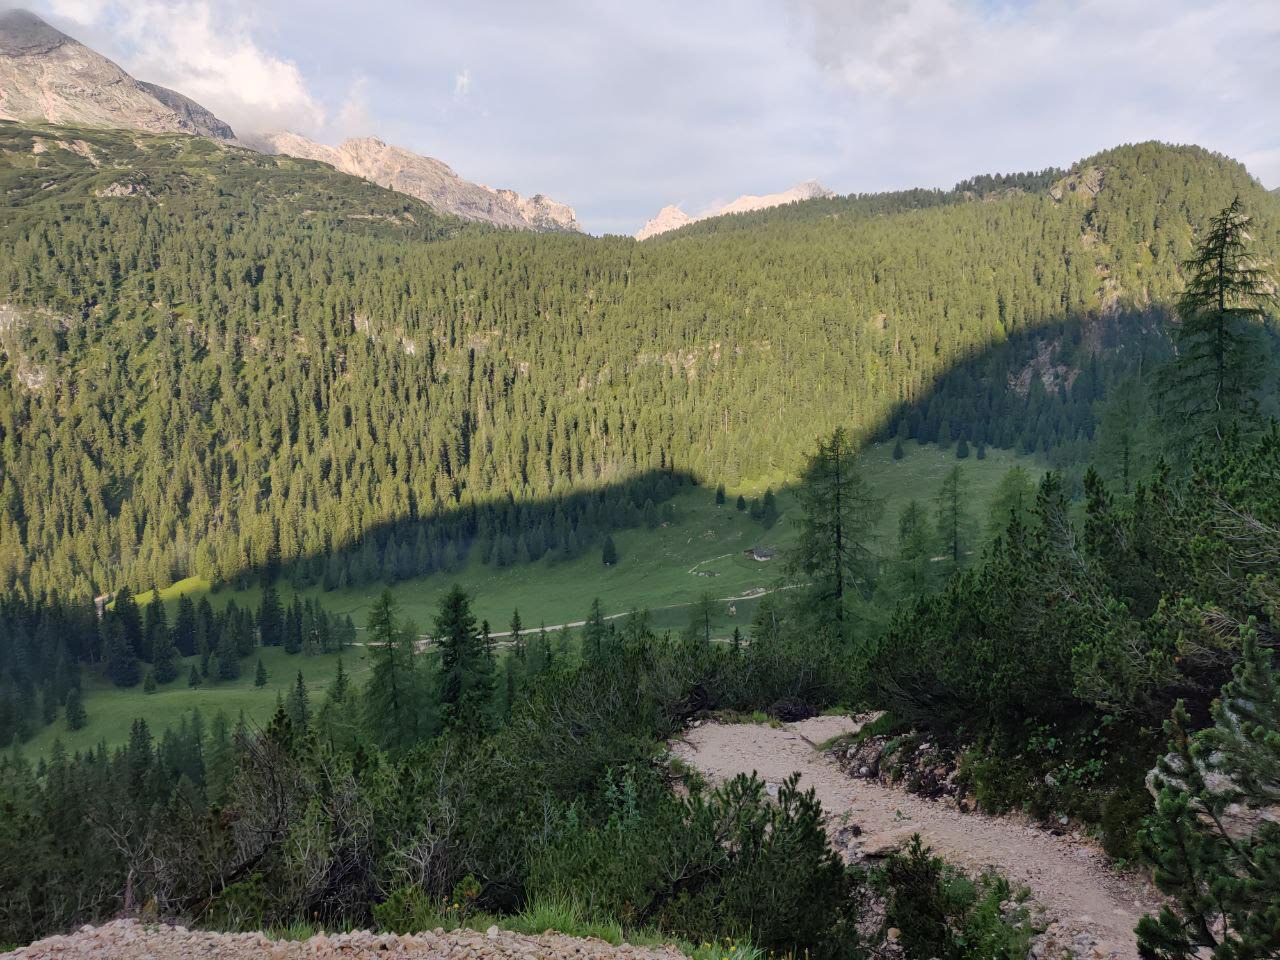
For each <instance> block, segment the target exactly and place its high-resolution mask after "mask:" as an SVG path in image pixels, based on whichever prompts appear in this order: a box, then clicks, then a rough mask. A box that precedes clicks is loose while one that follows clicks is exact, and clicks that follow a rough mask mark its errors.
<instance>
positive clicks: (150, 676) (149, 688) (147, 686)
mask: <svg viewBox="0 0 1280 960" xmlns="http://www.w3.org/2000/svg"><path fill="white" fill-rule="evenodd" d="M142 692H143V693H155V692H156V672H155V671H154V670H148V671H147V676H146V678H145V679H144V680H143V681H142Z"/></svg>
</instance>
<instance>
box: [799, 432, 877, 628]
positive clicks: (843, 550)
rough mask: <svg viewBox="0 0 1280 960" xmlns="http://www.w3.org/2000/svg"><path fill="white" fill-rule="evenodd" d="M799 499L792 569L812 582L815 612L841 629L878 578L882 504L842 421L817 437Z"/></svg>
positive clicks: (800, 488)
mask: <svg viewBox="0 0 1280 960" xmlns="http://www.w3.org/2000/svg"><path fill="white" fill-rule="evenodd" d="M796 499H797V501H798V502H799V505H800V519H799V523H798V526H799V536H798V537H797V539H796V544H795V547H794V548H793V552H792V555H791V558H790V566H791V569H792V572H793V573H794V574H796V575H798V576H800V577H803V578H804V579H806V580H808V581H809V582H810V584H811V585H810V587H809V592H810V595H811V597H812V599H813V604H812V607H811V609H812V612H813V613H814V614H816V615H818V616H821V617H826V618H829V619H830V620H831V621H833V622H834V623H835V624H836V626H837V628H838V629H839V630H842V629H843V626H844V624H845V621H846V620H847V618H848V609H849V604H850V603H851V602H852V600H853V599H854V598H855V597H859V596H861V597H866V596H869V595H870V593H871V589H872V586H873V584H874V581H875V569H876V559H875V555H874V554H873V553H872V551H871V546H870V544H871V537H872V531H873V530H874V528H875V524H876V522H877V520H879V518H880V511H881V506H882V505H881V502H880V501H879V500H878V499H877V498H876V497H874V496H873V495H872V493H871V489H870V487H869V486H868V485H867V482H866V480H865V478H864V477H863V475H862V472H861V470H860V469H859V466H858V457H857V451H856V449H855V447H854V442H853V440H852V438H851V437H850V436H849V434H848V433H847V432H846V431H845V429H844V428H843V427H840V428H837V429H836V430H835V432H833V433H832V434H831V435H830V436H829V437H827V438H825V439H823V440H820V441H819V442H818V449H817V450H816V451H814V453H812V454H811V455H810V456H809V460H808V462H807V463H806V464H805V467H804V470H803V471H802V473H801V476H800V482H799V484H798V485H797V488H796Z"/></svg>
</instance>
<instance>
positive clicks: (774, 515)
mask: <svg viewBox="0 0 1280 960" xmlns="http://www.w3.org/2000/svg"><path fill="white" fill-rule="evenodd" d="M777 522H778V498H777V497H776V496H775V495H774V492H773V487H767V488H765V491H764V499H763V500H762V501H761V502H760V523H761V525H762V526H763V527H764V528H765V529H766V530H768V529H769V528H770V527H772V526H773V525H774V524H775V523H777Z"/></svg>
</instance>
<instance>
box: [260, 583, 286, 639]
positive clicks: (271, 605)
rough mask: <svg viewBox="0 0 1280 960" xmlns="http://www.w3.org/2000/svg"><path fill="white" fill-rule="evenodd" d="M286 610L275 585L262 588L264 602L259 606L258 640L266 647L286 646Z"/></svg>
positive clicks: (269, 584) (267, 584)
mask: <svg viewBox="0 0 1280 960" xmlns="http://www.w3.org/2000/svg"><path fill="white" fill-rule="evenodd" d="M284 632H285V629H284V609H283V608H282V607H281V606H280V594H279V593H277V592H276V585H275V584H274V583H266V584H264V585H263V587H262V602H261V603H260V604H259V605H258V638H259V642H260V643H261V644H262V645H263V646H264V647H278V646H281V645H283V644H284Z"/></svg>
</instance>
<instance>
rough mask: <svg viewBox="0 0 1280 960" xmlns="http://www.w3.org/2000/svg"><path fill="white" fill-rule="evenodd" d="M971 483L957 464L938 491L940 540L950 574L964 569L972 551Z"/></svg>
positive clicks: (948, 473)
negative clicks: (970, 541)
mask: <svg viewBox="0 0 1280 960" xmlns="http://www.w3.org/2000/svg"><path fill="white" fill-rule="evenodd" d="M967 494H968V483H967V482H966V481H965V477H964V472H963V471H962V470H961V468H960V465H959V464H956V465H955V466H954V467H952V468H951V469H950V470H949V471H947V475H946V477H944V478H943V480H942V486H941V488H939V490H938V498H937V504H938V518H937V528H938V539H939V540H940V541H941V543H942V553H943V556H945V557H946V558H947V570H948V572H954V571H956V570H958V569H960V566H961V564H962V563H963V562H964V557H965V554H966V552H967V551H968V548H969V539H970V536H971V533H970V527H971V525H972V521H971V519H970V517H969V509H968V500H967Z"/></svg>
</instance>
